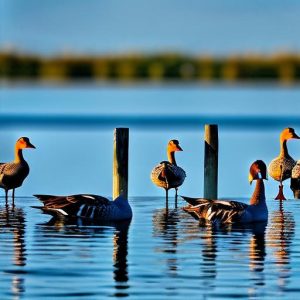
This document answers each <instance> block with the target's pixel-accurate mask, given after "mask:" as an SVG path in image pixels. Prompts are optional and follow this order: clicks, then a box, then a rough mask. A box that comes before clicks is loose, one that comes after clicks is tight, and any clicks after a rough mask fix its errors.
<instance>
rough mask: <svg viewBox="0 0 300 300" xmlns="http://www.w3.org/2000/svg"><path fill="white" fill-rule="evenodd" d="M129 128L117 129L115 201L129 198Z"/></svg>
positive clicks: (114, 168) (115, 143) (115, 141)
mask: <svg viewBox="0 0 300 300" xmlns="http://www.w3.org/2000/svg"><path fill="white" fill-rule="evenodd" d="M128 147H129V128H115V131H114V156H113V199H115V198H117V197H118V196H123V197H125V198H126V199H127V198H128Z"/></svg>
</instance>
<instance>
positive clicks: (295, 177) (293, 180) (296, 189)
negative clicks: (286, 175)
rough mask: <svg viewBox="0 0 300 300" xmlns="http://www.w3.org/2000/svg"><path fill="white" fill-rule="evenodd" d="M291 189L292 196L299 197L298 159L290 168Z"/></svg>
mask: <svg viewBox="0 0 300 300" xmlns="http://www.w3.org/2000/svg"><path fill="white" fill-rule="evenodd" d="M291 190H292V191H293V193H294V197H295V198H296V199H300V160H298V161H297V163H296V165H295V167H294V168H293V170H292V177H291Z"/></svg>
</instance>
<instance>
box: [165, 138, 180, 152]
mask: <svg viewBox="0 0 300 300" xmlns="http://www.w3.org/2000/svg"><path fill="white" fill-rule="evenodd" d="M167 149H168V152H176V151H183V150H182V148H181V147H180V146H179V141H178V140H170V141H169V143H168V147H167Z"/></svg>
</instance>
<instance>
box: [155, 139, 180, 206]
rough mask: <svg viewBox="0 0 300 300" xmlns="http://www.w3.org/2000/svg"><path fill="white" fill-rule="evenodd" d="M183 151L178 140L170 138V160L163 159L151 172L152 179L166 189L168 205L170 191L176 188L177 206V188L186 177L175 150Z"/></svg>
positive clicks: (168, 154) (168, 150)
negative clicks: (178, 164)
mask: <svg viewBox="0 0 300 300" xmlns="http://www.w3.org/2000/svg"><path fill="white" fill-rule="evenodd" d="M176 151H183V150H182V148H181V147H180V146H179V142H178V140H170V141H169V143H168V146H167V156H168V161H162V162H161V163H160V164H158V165H157V166H156V167H154V169H153V170H152V172H151V180H152V182H153V183H154V184H155V185H157V186H158V187H162V188H164V189H165V191H166V206H167V207H168V191H169V189H172V188H174V189H175V191H176V192H175V205H176V206H177V190H178V187H179V186H181V185H182V184H183V182H184V179H185V177H186V174H185V171H184V170H183V169H182V168H180V167H179V166H177V163H176V160H175V152H176Z"/></svg>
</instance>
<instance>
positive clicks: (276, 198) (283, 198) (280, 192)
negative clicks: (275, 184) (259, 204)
mask: <svg viewBox="0 0 300 300" xmlns="http://www.w3.org/2000/svg"><path fill="white" fill-rule="evenodd" d="M280 172H281V176H280V177H281V178H280V184H279V191H278V195H277V196H276V197H275V200H280V201H282V200H286V198H285V197H284V194H283V184H282V174H283V172H282V165H280Z"/></svg>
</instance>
